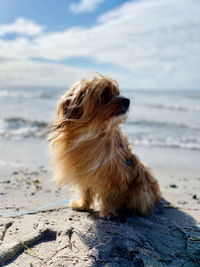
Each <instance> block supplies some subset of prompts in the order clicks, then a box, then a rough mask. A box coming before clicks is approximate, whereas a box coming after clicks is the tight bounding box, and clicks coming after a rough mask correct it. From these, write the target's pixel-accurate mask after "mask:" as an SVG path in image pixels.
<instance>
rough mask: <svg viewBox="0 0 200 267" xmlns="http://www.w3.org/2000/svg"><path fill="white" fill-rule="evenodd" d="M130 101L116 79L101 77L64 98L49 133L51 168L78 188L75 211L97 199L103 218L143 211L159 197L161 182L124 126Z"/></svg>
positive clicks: (58, 177)
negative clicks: (136, 151)
mask: <svg viewBox="0 0 200 267" xmlns="http://www.w3.org/2000/svg"><path fill="white" fill-rule="evenodd" d="M129 104H130V100H129V99H128V98H125V97H123V96H121V95H120V91H119V86H118V83H117V82H116V81H114V80H112V79H110V78H108V77H105V76H102V75H98V76H95V77H93V78H91V79H84V80H81V81H80V82H78V83H76V84H75V85H73V86H72V87H71V88H70V89H69V91H68V92H67V93H66V94H65V95H64V96H63V97H62V98H61V101H60V104H59V106H58V109H57V116H56V120H55V123H54V127H53V130H52V132H51V134H50V138H51V148H52V166H53V169H54V174H55V180H56V182H57V184H58V185H76V187H77V188H78V189H79V191H80V195H81V198H80V200H73V201H72V202H71V207H72V209H74V210H81V211H83V210H89V209H90V207H91V205H92V204H93V203H94V200H95V198H97V199H98V200H99V202H100V216H101V217H108V218H109V217H113V216H117V214H118V211H120V210H126V211H134V212H137V213H139V214H141V215H143V214H145V213H146V212H147V211H148V210H149V209H151V208H152V207H153V206H154V204H155V203H156V202H157V201H158V200H159V199H160V197H161V193H160V189H159V185H158V182H157V181H156V180H155V178H154V177H153V175H152V173H151V172H150V171H149V169H148V168H146V167H145V165H144V164H143V163H141V162H140V160H139V159H138V158H137V156H136V155H135V154H133V152H132V148H131V146H130V143H129V141H128V139H127V137H126V136H125V135H124V134H123V133H122V131H121V128H120V124H121V123H122V122H124V121H125V119H126V117H127V111H128V109H129Z"/></svg>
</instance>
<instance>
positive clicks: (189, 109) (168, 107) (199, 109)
mask: <svg viewBox="0 0 200 267" xmlns="http://www.w3.org/2000/svg"><path fill="white" fill-rule="evenodd" d="M138 105H143V106H146V107H150V108H155V109H166V110H175V111H187V112H200V107H189V106H187V107H185V106H178V105H177V106H176V105H165V104H156V103H155V104H154V103H140V104H138Z"/></svg>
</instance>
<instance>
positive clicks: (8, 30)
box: [0, 18, 44, 36]
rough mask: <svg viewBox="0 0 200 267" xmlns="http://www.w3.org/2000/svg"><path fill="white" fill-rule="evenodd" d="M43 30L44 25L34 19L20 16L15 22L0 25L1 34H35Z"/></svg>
mask: <svg viewBox="0 0 200 267" xmlns="http://www.w3.org/2000/svg"><path fill="white" fill-rule="evenodd" d="M43 30H44V27H43V26H41V25H39V24H37V23H35V22H34V21H32V20H28V19H25V18H18V19H16V21H15V22H13V23H10V24H6V25H0V36H4V35H7V34H20V35H27V36H35V35H38V34H40V33H41V32H42V31H43Z"/></svg>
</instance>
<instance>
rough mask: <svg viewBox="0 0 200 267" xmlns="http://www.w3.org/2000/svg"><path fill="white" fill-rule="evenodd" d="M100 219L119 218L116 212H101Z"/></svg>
mask: <svg viewBox="0 0 200 267" xmlns="http://www.w3.org/2000/svg"><path fill="white" fill-rule="evenodd" d="M99 217H100V218H102V219H105V220H110V219H111V218H114V217H117V213H116V212H108V211H102V210H101V211H100V212H99Z"/></svg>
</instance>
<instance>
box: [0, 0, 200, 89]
mask: <svg viewBox="0 0 200 267" xmlns="http://www.w3.org/2000/svg"><path fill="white" fill-rule="evenodd" d="M199 14H200V1H199V0H176V1H174V0H134V1H125V0H124V1H122V0H74V1H72V0H59V1H55V0H48V1H41V0H0V84H1V87H7V86H8V87H9V86H65V87H68V86H71V84H72V83H74V82H75V81H76V80H78V79H80V78H83V77H88V76H90V75H93V74H94V73H95V72H102V73H103V74H105V75H109V76H111V77H112V78H114V79H116V80H118V81H119V84H120V86H121V87H123V88H129V89H138V88H142V89H149V88H155V89H199V87H200V86H199V84H200V75H199V73H200V34H199V32H200V16H199Z"/></svg>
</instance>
